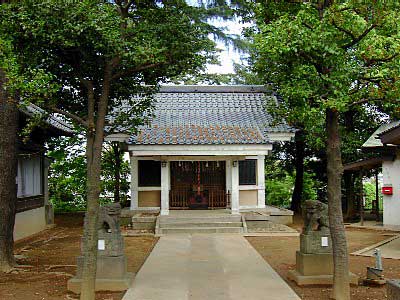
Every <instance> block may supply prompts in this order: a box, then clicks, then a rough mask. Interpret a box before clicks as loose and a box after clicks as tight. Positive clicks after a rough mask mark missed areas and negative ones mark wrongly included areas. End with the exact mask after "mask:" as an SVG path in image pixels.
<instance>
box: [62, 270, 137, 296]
mask: <svg viewBox="0 0 400 300" xmlns="http://www.w3.org/2000/svg"><path fill="white" fill-rule="evenodd" d="M133 278H134V274H133V273H126V274H125V276H124V277H123V278H118V279H96V288H95V290H96V291H111V292H120V291H125V290H127V289H128V288H130V287H131V286H132V282H133ZM81 284H82V279H81V278H77V277H74V278H71V279H70V280H68V283H67V289H68V290H69V291H71V292H73V293H75V294H80V292H81Z"/></svg>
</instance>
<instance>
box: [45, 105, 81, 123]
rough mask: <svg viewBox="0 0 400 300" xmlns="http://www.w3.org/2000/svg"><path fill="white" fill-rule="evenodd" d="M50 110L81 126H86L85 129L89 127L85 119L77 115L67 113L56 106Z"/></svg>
mask: <svg viewBox="0 0 400 300" xmlns="http://www.w3.org/2000/svg"><path fill="white" fill-rule="evenodd" d="M49 109H50V110H51V111H53V112H55V113H58V114H61V115H64V116H66V117H68V118H70V119H72V120H74V121H75V122H77V123H79V124H80V125H82V126H84V127H85V128H87V127H88V124H87V122H86V121H85V120H84V119H83V118H81V117H78V116H77V115H74V114H71V113H69V112H67V111H64V110H62V109H59V108H57V107H54V106H50V107H49Z"/></svg>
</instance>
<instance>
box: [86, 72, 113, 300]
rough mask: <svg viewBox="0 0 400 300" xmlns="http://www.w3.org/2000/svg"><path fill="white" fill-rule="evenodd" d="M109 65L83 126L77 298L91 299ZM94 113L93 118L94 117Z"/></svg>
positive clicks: (91, 102) (94, 294) (90, 102)
mask: <svg viewBox="0 0 400 300" xmlns="http://www.w3.org/2000/svg"><path fill="white" fill-rule="evenodd" d="M111 74H112V65H111V64H108V65H107V66H106V68H105V72H104V80H103V88H102V93H101V96H100V98H99V100H98V102H97V103H98V105H97V111H96V112H95V107H96V105H95V99H94V97H93V90H91V91H89V93H88V95H89V97H88V124H89V126H88V130H87V146H86V159H87V183H86V185H87V209H86V217H85V228H84V235H83V240H84V243H83V244H84V245H83V269H82V285H81V296H80V299H81V300H95V297H96V293H95V285H96V271H97V244H98V231H97V230H98V227H97V224H98V217H99V216H98V214H99V196H100V191H101V188H100V183H101V182H100V178H101V153H102V148H103V142H104V125H105V118H106V114H107V107H108V97H109V95H110V88H111ZM95 116H96V117H97V118H95Z"/></svg>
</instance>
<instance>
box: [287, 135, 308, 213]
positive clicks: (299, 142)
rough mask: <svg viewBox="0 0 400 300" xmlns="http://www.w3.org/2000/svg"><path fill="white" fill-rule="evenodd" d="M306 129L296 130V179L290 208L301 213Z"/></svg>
mask: <svg viewBox="0 0 400 300" xmlns="http://www.w3.org/2000/svg"><path fill="white" fill-rule="evenodd" d="M304 138H305V136H304V131H303V130H299V131H297V132H296V136H295V143H296V179H295V184H294V190H293V194H292V202H291V204H290V209H291V210H292V211H294V212H297V213H299V212H300V211H301V204H302V200H303V184H304V146H305V142H304Z"/></svg>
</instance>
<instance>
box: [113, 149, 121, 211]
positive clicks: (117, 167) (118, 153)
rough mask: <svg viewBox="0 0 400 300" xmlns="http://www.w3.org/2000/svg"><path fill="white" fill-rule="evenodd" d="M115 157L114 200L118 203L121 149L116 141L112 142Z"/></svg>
mask: <svg viewBox="0 0 400 300" xmlns="http://www.w3.org/2000/svg"><path fill="white" fill-rule="evenodd" d="M112 148H113V150H114V157H115V168H114V179H115V181H114V202H116V203H119V202H120V201H121V199H120V189H121V151H120V146H119V143H118V142H114V143H113V144H112Z"/></svg>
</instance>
